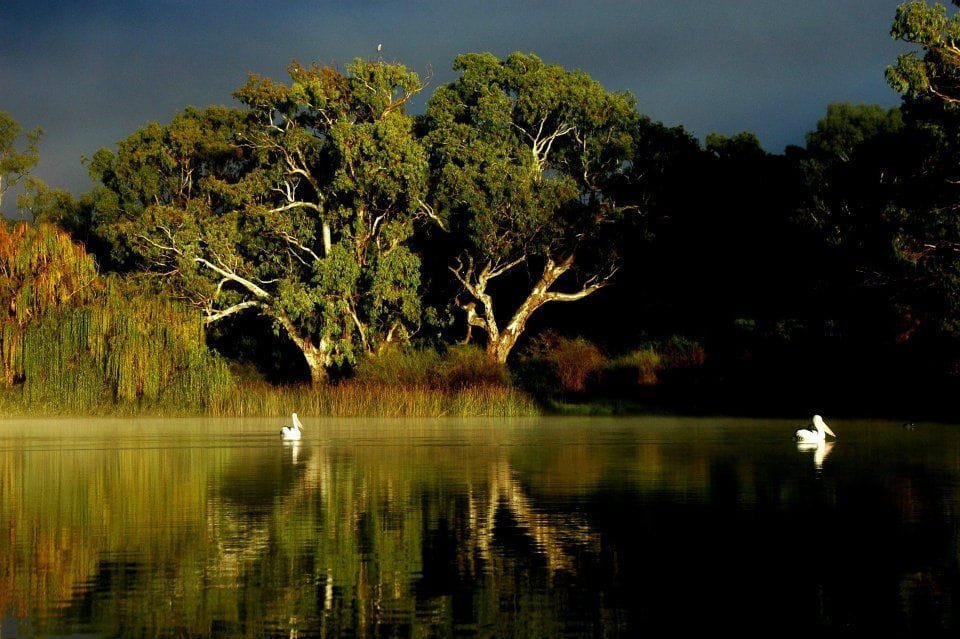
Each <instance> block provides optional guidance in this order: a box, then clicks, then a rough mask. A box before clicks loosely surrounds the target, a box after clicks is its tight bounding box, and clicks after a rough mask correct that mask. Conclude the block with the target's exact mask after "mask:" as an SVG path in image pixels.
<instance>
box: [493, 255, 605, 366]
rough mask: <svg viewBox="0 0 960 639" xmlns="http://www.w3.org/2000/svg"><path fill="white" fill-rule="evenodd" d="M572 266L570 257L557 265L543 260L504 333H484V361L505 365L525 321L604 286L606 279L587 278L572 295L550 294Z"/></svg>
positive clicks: (548, 260)
mask: <svg viewBox="0 0 960 639" xmlns="http://www.w3.org/2000/svg"><path fill="white" fill-rule="evenodd" d="M573 263H574V256H573V254H571V255H569V256H567V257H566V258H564V259H562V260H560V261H559V262H555V261H554V260H553V259H552V258H547V263H546V264H545V265H544V267H543V273H542V274H541V275H540V279H539V280H537V283H536V285H534V287H533V289H531V291H530V294H529V295H527V299H525V300H524V301H523V303H522V304H521V305H520V306H519V307H518V308H517V310H516V311H515V312H514V313H513V317H511V318H510V321H509V322H508V323H507V325H506V326H505V327H504V329H503V330H502V331H501V332H499V333H497V332H495V331H488V333H487V356H488V357H490V358H491V359H492V360H494V361H495V362H498V363H500V364H506V363H507V357H509V356H510V351H511V350H513V347H514V346H516V344H517V340H518V339H519V338H520V335H522V334H523V331H524V330H526V328H527V321H528V320H529V319H530V316H531V315H533V313H534V311H536V310H537V309H538V308H540V307H541V306H543V305H544V304H546V303H547V302H573V301H576V300H579V299H583V298H584V297H586V296H587V295H590V294H591V293H593V292H594V291H597V290H599V289H600V288H602V287H603V286H605V285H606V281H607V280H606V279H602V280H601V279H596V278H591V280H589V281H588V283H587V284H586V285H584V286H583V287H582V288H581V289H580V290H578V291H574V292H572V293H560V292H556V291H551V290H550V287H551V286H553V285H554V284H555V283H556V281H557V279H559V277H560V276H561V275H563V274H564V273H566V272H567V271H569V270H570V268H571V267H572V266H573Z"/></svg>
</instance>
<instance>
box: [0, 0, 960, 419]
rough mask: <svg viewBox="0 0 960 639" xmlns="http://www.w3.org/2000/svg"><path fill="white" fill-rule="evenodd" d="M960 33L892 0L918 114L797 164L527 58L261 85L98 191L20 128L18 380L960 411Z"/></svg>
mask: <svg viewBox="0 0 960 639" xmlns="http://www.w3.org/2000/svg"><path fill="white" fill-rule="evenodd" d="M958 29H960V23H958V21H957V19H956V18H955V17H951V16H948V15H947V12H946V9H944V8H943V7H941V6H933V7H929V6H927V5H926V4H925V3H923V2H912V3H908V4H905V5H903V6H901V7H900V9H899V10H898V13H897V15H896V18H895V22H894V25H893V29H892V34H893V35H894V37H897V38H900V39H902V40H904V41H906V42H911V43H914V44H917V45H919V46H920V48H921V52H920V53H907V54H904V55H903V56H901V57H900V58H899V59H898V60H897V61H896V63H895V64H894V65H892V66H891V67H890V68H889V69H888V72H887V77H888V80H889V82H890V83H891V85H892V86H894V87H895V88H896V89H898V90H899V91H901V92H902V93H903V95H904V98H903V103H902V105H901V107H900V108H893V109H886V108H882V107H879V106H876V105H854V104H845V103H837V104H831V105H829V106H827V107H826V113H825V115H824V117H823V118H822V119H821V120H820V121H819V122H818V123H817V125H816V128H815V129H814V130H812V131H810V132H809V133H808V134H807V135H806V144H805V146H803V147H788V148H787V149H785V150H784V152H783V153H782V154H772V153H767V152H765V151H764V150H763V149H762V147H761V144H760V141H759V140H758V139H757V136H756V135H754V134H753V133H750V132H747V131H745V132H742V133H738V134H736V135H732V136H726V135H719V134H711V135H708V136H707V137H706V140H705V143H704V144H701V143H699V142H698V141H697V140H696V139H695V138H693V137H692V136H691V135H690V134H688V133H687V132H686V131H685V130H684V129H683V128H682V127H667V126H664V125H663V124H661V123H658V122H654V121H652V120H651V119H650V118H648V117H646V116H644V115H643V114H641V113H640V112H639V111H638V110H637V107H636V102H635V100H634V98H633V97H632V96H630V95H628V94H621V93H613V92H609V91H607V90H605V89H604V88H603V87H602V86H600V85H599V84H598V83H597V82H595V81H594V80H592V79H591V78H590V77H589V76H587V75H586V74H584V73H582V72H579V71H570V70H565V69H563V68H560V67H557V66H552V65H548V64H545V63H543V62H542V61H541V60H540V59H539V58H537V57H536V56H534V55H532V54H522V53H515V54H513V55H510V56H508V57H507V58H505V59H500V58H497V57H495V56H493V55H491V54H468V55H463V56H459V57H458V58H457V59H456V60H455V62H454V68H455V69H456V70H457V71H458V73H459V75H458V77H457V79H456V80H455V81H453V82H451V83H449V84H446V85H443V86H440V87H438V88H437V89H436V90H435V91H434V92H433V94H432V95H431V97H430V98H429V99H428V101H427V103H426V108H425V110H424V112H423V113H422V114H418V115H413V114H411V113H409V112H408V110H407V108H406V107H407V104H408V102H409V100H410V99H411V98H412V97H413V96H414V95H416V94H418V93H419V92H421V91H423V89H424V86H423V84H422V83H421V80H420V78H419V77H418V76H417V74H416V73H414V72H413V71H411V70H409V69H407V68H406V67H404V66H403V65H401V64H399V63H395V62H385V61H382V60H376V61H370V60H362V59H358V60H355V61H354V62H353V64H351V65H348V66H346V68H344V69H336V68H331V67H327V66H320V65H312V66H302V65H300V64H298V63H296V62H295V63H293V64H291V66H290V69H289V73H290V79H289V81H288V82H287V83H281V82H276V81H273V80H270V79H268V78H262V77H258V76H251V77H250V78H249V79H248V80H247V82H246V83H245V84H244V85H243V86H241V87H240V88H239V89H238V90H237V91H236V92H235V93H234V97H235V98H236V99H237V101H238V102H239V105H240V106H238V107H235V108H227V107H220V106H212V107H207V108H202V109H201V108H193V107H190V108H187V109H185V110H184V111H183V112H182V113H179V114H178V115H176V117H174V118H173V120H172V121H171V122H169V123H168V124H166V125H162V124H159V123H153V124H150V125H148V126H146V127H144V128H142V129H140V130H138V131H136V132H134V133H132V134H131V135H130V136H129V137H127V138H125V139H123V140H121V141H120V142H119V143H118V144H117V147H116V149H115V150H107V149H101V150H100V151H97V152H96V153H95V154H94V155H93V156H92V158H91V159H90V161H89V163H88V166H89V169H90V172H91V175H92V176H93V178H94V181H95V184H96V186H95V187H94V188H93V190H92V191H90V192H89V193H87V194H84V195H83V196H82V197H80V198H74V197H72V196H71V195H69V194H67V193H65V192H63V191H59V190H56V189H52V188H50V187H48V186H46V185H44V184H43V183H41V182H40V181H38V180H36V179H33V178H32V177H30V175H29V173H30V169H31V168H32V166H33V165H34V164H35V163H36V160H37V158H38V150H37V144H38V142H39V141H40V133H39V131H35V132H29V133H22V132H21V131H20V129H19V127H18V125H17V123H16V122H14V121H13V120H12V119H10V118H9V116H6V115H0V145H2V153H3V156H2V162H3V164H2V165H0V166H2V171H3V173H2V175H3V182H0V196H2V193H3V191H5V190H7V189H8V188H9V187H10V186H11V185H13V184H16V183H17V182H21V181H22V182H23V183H24V185H25V186H24V193H23V195H21V196H20V197H19V198H18V206H19V209H20V215H21V217H24V218H27V219H32V220H33V224H32V226H30V227H27V226H23V225H21V226H10V228H8V229H7V230H6V231H5V235H4V236H3V238H2V239H3V246H2V247H0V250H2V251H3V253H4V255H3V256H0V257H2V258H3V259H4V260H6V262H5V264H6V265H5V267H4V272H3V273H2V274H0V278H2V282H0V285H2V290H0V297H2V299H0V302H2V303H3V305H4V306H3V308H4V309H6V316H5V319H4V322H5V324H4V328H3V334H2V340H3V341H2V353H3V363H4V373H5V375H4V381H5V384H6V386H7V388H8V389H11V392H12V391H14V390H15V391H16V392H19V393H20V397H31V398H34V399H33V400H31V401H40V396H44V397H47V398H48V399H49V397H48V396H50V394H51V393H54V394H55V395H56V396H57V397H61V398H62V397H65V396H68V395H69V396H75V394H76V393H80V392H81V391H79V390H76V389H73V387H72V386H70V384H74V385H75V386H78V387H79V386H83V390H82V393H86V395H84V396H89V397H90V398H100V399H101V400H102V398H104V397H106V398H109V400H110V401H112V402H120V403H128V404H129V403H132V404H135V405H143V404H144V403H147V404H150V403H151V402H159V401H160V399H159V398H162V397H164V396H166V397H168V400H167V403H168V404H169V405H176V406H182V407H185V408H199V409H203V410H219V411H221V412H243V411H244V410H257V409H250V408H238V407H237V406H236V405H233V406H232V407H228V406H227V404H228V403H229V402H224V400H223V398H224V397H229V396H230V395H231V394H235V393H236V392H237V391H236V386H235V385H236V384H237V383H241V384H242V383H248V384H259V385H260V387H261V388H273V387H276V386H278V385H287V384H298V383H299V384H305V385H309V386H310V387H312V388H313V389H327V390H326V391H319V390H317V391H314V392H330V391H329V389H330V388H333V387H336V386H338V385H340V386H342V385H343V384H354V385H364V384H371V385H376V386H377V387H380V388H382V387H384V386H390V385H399V386H401V387H406V388H417V389H433V390H435V391H437V392H442V393H448V394H449V393H453V394H456V393H458V392H461V391H462V390H463V389H465V388H471V387H472V388H476V387H484V388H501V389H507V390H505V392H513V391H509V390H508V389H509V388H510V387H513V388H518V389H520V390H522V391H524V392H526V393H530V394H532V395H533V396H535V397H536V398H538V399H539V400H541V402H543V403H546V404H547V405H552V406H560V405H563V404H564V403H569V402H583V401H584V400H591V401H593V402H594V403H596V401H597V400H598V399H603V400H605V403H606V405H607V406H608V407H611V408H610V409H611V410H617V409H618V407H619V408H626V409H629V408H631V407H637V406H643V407H646V408H650V407H662V408H668V409H682V410H710V411H716V410H727V411H733V412H749V411H758V410H759V411H770V410H775V411H778V412H791V413H798V414H806V413H808V412H810V411H811V410H815V411H817V412H831V413H834V414H835V413H837V412H844V411H856V412H864V411H867V412H884V413H889V412H891V411H892V412H904V413H911V414H913V413H914V412H915V411H918V410H922V411H925V412H927V413H929V414H934V413H936V412H937V411H941V410H943V411H949V410H950V406H949V403H948V402H949V398H950V397H951V394H952V393H953V392H955V391H956V390H957V389H958V381H960V377H958V376H960V340H958V338H960V314H958V302H960V268H958V267H960V261H958V257H960V217H958V214H957V213H958V203H960V187H958V184H960V111H958V108H957V106H956V105H957V104H958V102H960V67H958V60H960V53H958V50H957V49H956V48H955V47H954V45H953V44H952V42H953V38H952V37H951V35H950V34H951V33H954V32H956V31H957V30H958ZM94 263H95V264H96V265H97V266H96V268H94V266H93V264H94ZM23 264H29V266H22V265H23ZM38 264H39V265H42V266H37V265H38ZM18 269H20V270H18ZM44 269H46V270H44ZM44 278H45V279H44ZM31 336H35V337H33V338H31ZM31 340H33V341H31ZM30 344H34V346H30ZM54 345H56V347H54ZM471 345H473V346H471ZM81 354H82V356H81ZM53 368H55V369H56V370H58V371H73V373H71V374H70V375H69V379H70V380H73V381H71V382H70V383H67V381H61V382H58V383H56V384H53V383H51V382H50V381H49V380H50V378H51V376H55V374H54V373H53V372H51V369H53ZM65 379H66V378H65ZM82 380H88V381H86V382H84V381H82ZM308 383H309V384H308ZM431 392H432V391H431ZM38 393H39V395H38ZM71 393H73V394H74V395H71ZM8 394H9V393H8ZM449 397H453V395H448V398H449ZM514 397H516V398H521V397H522V396H521V395H516V394H515V395H514ZM91 401H92V399H91ZM444 401H446V400H444ZM517 401H518V402H519V403H520V404H518V405H522V406H523V408H522V409H519V410H518V411H517V412H524V411H526V410H529V407H527V406H526V404H524V402H525V400H522V399H517ZM441 403H442V402H441ZM70 404H71V405H79V406H84V405H87V404H88V402H87V401H86V400H83V399H76V400H71V402H70ZM214 405H217V406H219V408H216V409H214V408H213V406H214ZM450 405H451V404H443V406H445V407H446V408H444V407H441V406H440V404H438V405H437V408H436V411H437V412H441V413H442V412H445V411H447V410H448V409H449V406H450ZM475 408H476V409H477V410H480V411H481V412H482V411H484V410H486V409H485V408H478V407H475ZM260 409H261V410H267V408H266V407H265V406H264V405H261V406H260ZM317 409H318V410H322V408H321V407H320V406H319V405H318V407H317ZM458 410H459V409H458ZM463 410H464V412H469V410H467V409H463Z"/></svg>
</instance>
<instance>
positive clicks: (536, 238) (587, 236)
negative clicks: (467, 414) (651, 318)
mask: <svg viewBox="0 0 960 639" xmlns="http://www.w3.org/2000/svg"><path fill="white" fill-rule="evenodd" d="M454 68H455V69H456V70H458V71H460V72H461V73H460V77H459V78H458V79H457V80H456V81H454V82H453V83H451V84H448V85H445V86H442V87H440V88H439V89H437V91H436V93H435V94H434V96H433V97H432V98H431V99H430V101H429V103H428V105H427V110H426V114H425V116H424V119H423V125H424V128H425V131H426V140H427V146H428V148H430V149H431V151H432V153H433V156H432V168H433V179H434V191H433V194H434V195H433V198H432V200H431V205H432V206H433V208H434V211H435V214H436V215H437V216H438V217H439V218H440V219H441V220H443V221H444V223H445V224H447V225H448V227H449V230H450V233H451V239H452V241H453V242H455V243H456V246H457V247H458V250H459V253H458V255H457V256H456V258H455V261H454V264H453V265H451V266H450V270H451V272H452V273H453V275H454V277H455V278H456V280H457V281H458V282H459V283H460V285H461V286H462V291H461V296H460V297H458V300H457V301H458V304H459V306H460V307H461V308H462V310H463V311H464V312H465V314H466V321H467V325H468V339H469V337H470V329H471V328H472V327H477V328H479V329H480V330H482V331H484V332H485V334H486V350H487V354H488V355H489V356H490V357H491V358H492V359H494V360H496V361H498V362H505V361H506V359H507V357H508V356H509V354H510V351H511V349H512V348H513V347H514V345H515V344H516V342H517V339H518V338H519V337H520V335H521V334H522V333H523V331H524V330H525V328H526V325H527V322H528V320H529V319H530V316H531V315H532V314H533V313H534V312H535V311H536V310H537V309H539V308H540V307H542V306H543V305H544V304H546V303H548V302H572V301H575V300H579V299H582V298H584V297H586V296H588V295H590V294H592V293H594V292H595V291H597V290H599V289H600V288H602V287H603V286H605V285H607V284H608V283H609V281H610V278H611V277H612V275H613V274H614V271H615V270H616V267H617V261H616V254H615V251H614V244H613V243H612V242H611V239H612V237H611V236H612V233H611V229H612V228H613V226H614V223H615V222H616V221H617V220H618V219H620V218H621V217H622V216H623V215H624V213H625V211H626V207H623V206H621V205H619V204H618V202H617V201H616V200H615V198H614V197H613V195H612V194H613V190H612V189H611V186H612V185H614V184H615V183H616V182H617V181H618V180H619V179H620V178H621V176H622V174H623V172H624V170H625V168H626V166H627V163H628V161H629V159H630V149H631V146H632V136H633V134H634V131H635V127H636V125H637V117H638V116H637V113H636V111H635V109H634V101H633V99H632V98H631V97H630V96H628V95H622V94H614V93H609V92H607V91H605V90H604V89H603V87H602V86H601V85H600V84H598V83H597V82H595V81H594V80H592V79H591V78H590V77H589V76H587V75H586V74H584V73H580V72H572V71H567V70H564V69H562V68H561V67H558V66H552V65H546V64H544V63H543V62H542V61H541V60H540V59H538V58H537V57H536V56H533V55H524V54H520V53H515V54H513V55H511V56H509V57H508V58H506V59H505V60H500V59H498V58H497V57H495V56H493V55H491V54H470V55H463V56H459V57H458V58H457V59H456V61H455V64H454ZM521 272H525V273H529V274H530V275H531V276H530V278H529V279H523V278H520V279H521V284H520V286H522V287H523V288H522V291H521V293H520V294H519V299H520V301H519V304H517V305H516V306H514V307H512V308H511V309H509V310H508V311H507V312H506V313H504V312H503V310H502V309H499V308H497V302H498V301H500V300H503V299H504V298H506V299H512V298H516V297H517V294H516V293H515V292H513V291H510V290H505V289H506V288H507V287H501V288H500V290H499V291H497V290H495V286H494V284H495V282H496V281H498V280H499V281H502V280H504V279H506V278H507V277H508V276H510V275H513V274H515V273H521ZM512 279H513V280H514V282H513V284H515V281H516V280H517V279H518V278H516V277H514V278H512ZM510 288H512V286H511V287H510ZM504 318H506V323H505V324H504V325H503V328H501V327H500V326H501V324H500V322H501V321H502V320H503V319H504Z"/></svg>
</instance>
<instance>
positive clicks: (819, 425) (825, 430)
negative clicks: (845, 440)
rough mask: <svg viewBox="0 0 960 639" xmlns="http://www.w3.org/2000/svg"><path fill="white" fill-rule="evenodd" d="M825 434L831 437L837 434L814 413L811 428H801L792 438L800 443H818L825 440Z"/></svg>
mask: <svg viewBox="0 0 960 639" xmlns="http://www.w3.org/2000/svg"><path fill="white" fill-rule="evenodd" d="M827 435H830V436H831V437H836V436H837V435H836V434H835V433H834V432H833V431H832V430H830V427H829V426H827V424H826V423H825V422H824V421H823V417H820V416H819V415H814V416H813V428H812V429H811V428H801V429H800V430H798V431H797V434H796V435H794V436H793V438H794V439H795V440H796V441H797V443H800V444H820V443H822V442H824V441H826V439H827Z"/></svg>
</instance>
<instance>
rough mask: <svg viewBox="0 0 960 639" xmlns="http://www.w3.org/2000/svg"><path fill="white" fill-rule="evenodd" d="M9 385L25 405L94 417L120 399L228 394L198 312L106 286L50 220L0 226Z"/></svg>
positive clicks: (198, 400) (0, 294) (196, 400)
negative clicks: (87, 413) (15, 387)
mask: <svg viewBox="0 0 960 639" xmlns="http://www.w3.org/2000/svg"><path fill="white" fill-rule="evenodd" d="M0 273H2V275H0V305H2V307H3V308H5V309H6V311H7V312H6V314H5V315H4V316H3V317H2V318H0V322H2V337H0V351H2V354H3V367H4V381H5V384H6V386H7V387H8V388H9V387H12V386H13V385H14V384H18V389H19V392H20V394H21V397H22V401H23V402H25V403H26V404H27V405H34V406H47V407H51V408H54V409H57V410H61V409H73V410H78V411H88V410H92V409H95V408H98V407H102V406H104V405H109V404H112V403H114V402H117V403H120V404H124V403H130V402H133V403H166V404H167V405H169V406H176V407H181V408H185V407H194V408H203V407H204V406H205V405H206V402H207V401H208V400H209V398H210V397H212V396H215V395H219V394H223V393H225V392H228V391H229V389H230V388H231V381H230V375H229V372H228V371H227V368H226V364H225V363H224V362H223V361H222V360H221V359H219V358H218V357H216V356H214V355H213V354H211V353H210V352H209V351H207V348H206V344H205V340H204V331H203V325H202V322H201V321H200V318H199V317H198V316H197V314H196V313H195V312H193V311H191V310H189V309H187V308H184V307H182V306H181V305H180V304H178V303H175V302H171V301H169V300H167V299H164V298H159V297H156V296H152V295H149V294H145V293H141V292H139V291H138V290H137V289H135V288H133V287H131V286H130V285H128V284H124V283H123V282H121V281H119V280H112V281H107V282H105V281H103V280H102V279H101V278H100V277H99V276H98V274H97V272H96V268H95V266H94V263H93V259H92V258H91V257H90V256H89V255H87V254H86V252H85V251H84V250H83V248H82V247H81V246H79V245H78V244H75V243H73V242H72V240H71V239H70V237H69V236H68V235H67V234H66V233H64V232H63V231H61V230H59V229H57V228H56V227H54V226H52V225H49V224H40V225H39V226H30V225H27V224H25V223H20V224H17V225H16V226H14V227H13V228H12V229H11V230H9V231H8V230H7V229H6V228H5V227H0Z"/></svg>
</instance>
